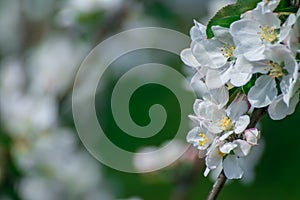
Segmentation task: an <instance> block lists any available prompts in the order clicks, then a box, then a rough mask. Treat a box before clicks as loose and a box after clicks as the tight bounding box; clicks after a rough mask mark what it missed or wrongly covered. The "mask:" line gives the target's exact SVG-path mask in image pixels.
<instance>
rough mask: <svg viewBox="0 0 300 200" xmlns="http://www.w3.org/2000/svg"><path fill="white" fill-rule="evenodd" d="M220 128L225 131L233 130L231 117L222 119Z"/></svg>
mask: <svg viewBox="0 0 300 200" xmlns="http://www.w3.org/2000/svg"><path fill="white" fill-rule="evenodd" d="M219 126H220V127H221V129H222V130H223V131H228V130H230V129H231V128H232V123H231V121H230V119H229V117H227V116H226V117H222V119H221V120H220V123H219Z"/></svg>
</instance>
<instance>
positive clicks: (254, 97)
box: [248, 75, 277, 108]
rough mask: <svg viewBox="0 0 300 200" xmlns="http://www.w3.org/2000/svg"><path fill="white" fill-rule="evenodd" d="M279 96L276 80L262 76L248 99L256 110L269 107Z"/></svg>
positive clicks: (250, 91)
mask: <svg viewBox="0 0 300 200" xmlns="http://www.w3.org/2000/svg"><path fill="white" fill-rule="evenodd" d="M276 96H277V88H276V83H275V80H274V79H272V78H271V77H269V76H268V75H262V76H260V77H259V78H258V79H257V80H256V82H255V85H254V86H253V87H252V88H251V89H250V90H249V93H248V99H249V102H250V103H251V105H252V106H253V107H255V108H262V107H265V106H267V105H269V104H270V103H271V102H272V101H273V100H274V99H275V98H276Z"/></svg>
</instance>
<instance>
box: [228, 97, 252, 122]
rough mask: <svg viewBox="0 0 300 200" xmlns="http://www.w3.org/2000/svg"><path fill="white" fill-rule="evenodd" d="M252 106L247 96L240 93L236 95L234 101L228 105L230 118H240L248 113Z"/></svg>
mask: <svg viewBox="0 0 300 200" xmlns="http://www.w3.org/2000/svg"><path fill="white" fill-rule="evenodd" d="M249 108H250V104H249V102H248V99H247V96H246V95H245V94H240V95H238V96H236V97H235V99H234V100H233V101H232V103H231V104H230V105H229V106H228V108H227V110H226V112H227V115H228V116H229V118H230V119H231V120H233V121H236V120H238V119H239V117H240V116H242V115H244V114H246V113H247V112H248V110H249Z"/></svg>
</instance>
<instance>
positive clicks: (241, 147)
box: [233, 140, 251, 157]
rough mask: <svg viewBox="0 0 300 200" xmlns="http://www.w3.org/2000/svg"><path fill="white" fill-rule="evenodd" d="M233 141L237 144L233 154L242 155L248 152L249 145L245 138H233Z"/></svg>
mask: <svg viewBox="0 0 300 200" xmlns="http://www.w3.org/2000/svg"><path fill="white" fill-rule="evenodd" d="M233 143H234V144H236V145H237V148H235V149H234V150H233V151H234V153H235V155H237V156H240V157H244V156H247V155H248V154H249V152H250V149H251V145H250V144H249V143H248V142H246V141H245V140H235V141H233Z"/></svg>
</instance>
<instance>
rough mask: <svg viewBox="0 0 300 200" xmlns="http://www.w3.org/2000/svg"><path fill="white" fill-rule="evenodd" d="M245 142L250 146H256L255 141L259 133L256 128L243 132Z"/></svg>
mask: <svg viewBox="0 0 300 200" xmlns="http://www.w3.org/2000/svg"><path fill="white" fill-rule="evenodd" d="M245 138H246V141H247V142H248V143H249V144H251V145H257V139H258V138H259V131H258V130H257V128H250V129H247V130H245Z"/></svg>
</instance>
